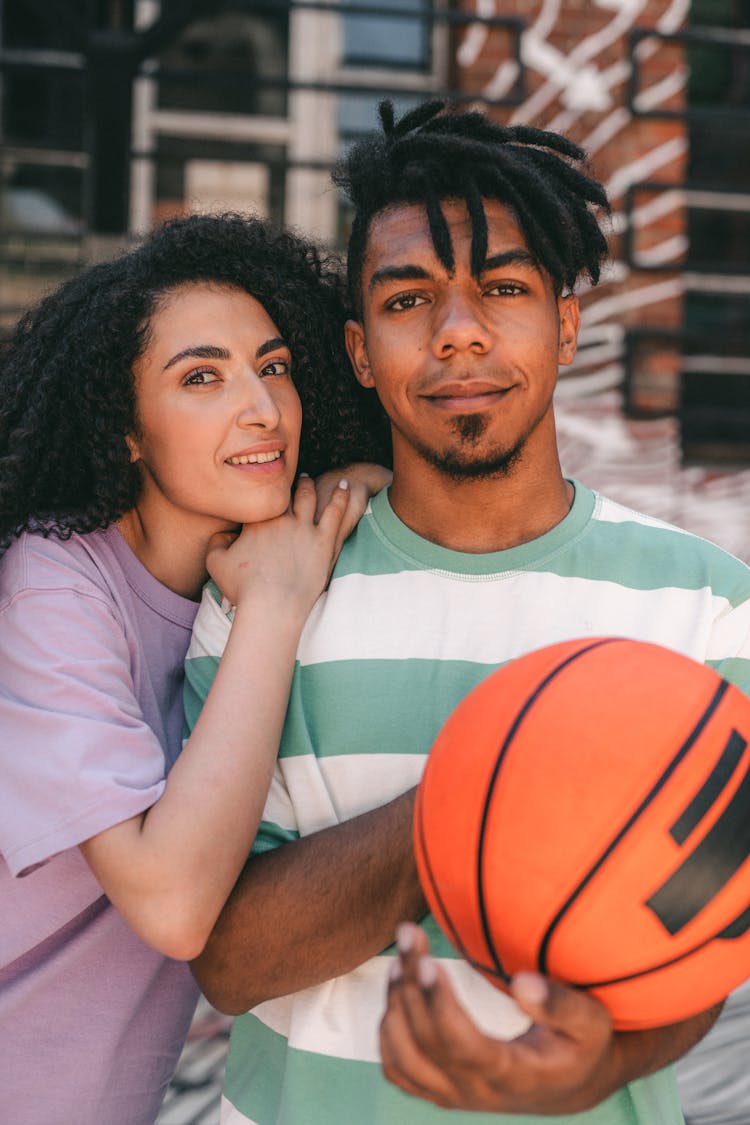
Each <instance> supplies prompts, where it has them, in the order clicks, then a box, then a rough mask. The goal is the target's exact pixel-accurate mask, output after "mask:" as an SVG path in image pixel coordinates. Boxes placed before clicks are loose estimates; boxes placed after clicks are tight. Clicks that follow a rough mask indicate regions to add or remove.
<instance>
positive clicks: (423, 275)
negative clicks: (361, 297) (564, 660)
mask: <svg viewBox="0 0 750 1125" xmlns="http://www.w3.org/2000/svg"><path fill="white" fill-rule="evenodd" d="M431 276H432V275H431V274H430V273H429V272H428V271H427V270H426V269H424V268H423V267H422V266H410V265H406V266H382V267H381V269H379V270H375V272H374V273H373V275H372V277H371V278H370V284H369V285H368V289H369V290H370V292H371V293H372V291H373V289H375V288H376V286H378V285H384V284H386V283H387V282H389V281H429V280H430V278H431Z"/></svg>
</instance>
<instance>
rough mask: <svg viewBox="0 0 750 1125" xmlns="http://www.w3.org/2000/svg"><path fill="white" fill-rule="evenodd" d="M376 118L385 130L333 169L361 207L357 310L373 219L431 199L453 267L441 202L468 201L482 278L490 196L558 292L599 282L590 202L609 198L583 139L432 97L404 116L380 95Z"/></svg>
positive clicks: (351, 270) (434, 224)
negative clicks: (581, 282)
mask: <svg viewBox="0 0 750 1125" xmlns="http://www.w3.org/2000/svg"><path fill="white" fill-rule="evenodd" d="M380 120H381V123H382V133H380V134H378V133H373V134H371V135H370V136H367V137H365V138H363V139H362V140H360V141H358V142H357V143H356V144H355V145H354V146H353V147H352V148H351V149H350V151H349V152H348V153H347V155H346V156H345V157H344V158H343V159H342V160H341V161H340V162H339V164H338V166H337V167H336V169H335V170H334V173H333V179H334V182H335V183H336V184H338V185H339V186H340V187H342V188H343V189H344V190H345V191H346V193H347V195H348V196H349V198H350V199H351V201H352V203H353V204H354V209H355V215H354V223H353V227H352V233H351V238H350V242H349V257H348V274H349V286H350V293H351V300H352V304H353V306H354V308H355V310H356V312H357V315H360V316H361V312H362V297H361V278H362V265H363V262H364V257H365V251H366V247H367V238H368V234H369V230H370V224H371V222H372V220H373V218H374V216H375V215H377V214H379V213H380V212H381V211H384V210H386V209H387V208H389V207H395V206H399V205H401V204H410V203H421V204H423V205H424V206H425V209H426V211H427V216H428V221H429V228H430V235H431V237H432V241H433V244H434V247H435V251H436V253H437V255H438V258H439V259H440V261H441V262H442V263H443V265H444V266H445V268H446V269H447V270H448V271H449V272H452V270H453V267H454V256H453V246H452V244H451V239H450V235H449V232H448V227H447V224H446V222H445V218H444V216H443V213H442V211H441V208H440V201H441V200H445V199H463V200H464V201H465V203H466V207H467V209H468V212H469V216H470V219H471V224H472V244H471V268H472V272H473V273H474V274H475V275H476V276H478V275H479V273H480V272H481V270H482V268H483V266H484V262H485V259H486V256H487V222H486V219H485V215H484V209H483V207H482V198H483V197H484V198H486V199H494V200H499V201H500V202H501V203H503V204H505V205H506V206H507V207H509V208H510V210H511V211H512V212H513V214H514V215H515V217H516V220H517V221H518V223H519V225H520V226H521V228H522V230H523V232H524V235H525V237H526V241H527V243H528V246H529V249H530V250H531V253H532V254H533V255H534V257H535V259H536V260H537V262H538V263H539V264H540V266H542V267H543V268H544V269H545V270H546V271H547V272H548V274H549V275H550V277H551V279H552V283H553V285H554V287H555V290H556V292H557V293H561V292H562V291H563V290H564V289H569V290H572V289H573V288H574V286H575V284H576V281H577V280H578V279H579V278H580V277H584V276H588V277H589V278H590V279H591V281H592V283H593V284H596V282H597V281H598V280H599V271H600V267H601V264H602V261H603V260H604V258H605V257H606V256H607V243H606V240H605V238H604V235H603V234H602V232H601V230H600V227H599V223H598V221H597V218H596V215H595V214H594V211H593V209H592V205H594V206H597V207H600V208H602V209H603V210H604V211H605V212H608V210H609V205H608V202H607V196H606V192H605V190H604V188H603V187H602V185H601V184H600V183H598V182H597V181H596V180H594V179H592V178H591V177H590V176H589V175H588V174H587V172H586V170H585V153H584V151H583V149H581V148H579V147H578V145H575V144H573V142H572V141H569V140H568V139H567V138H566V137H563V136H561V135H560V134H559V133H551V132H547V131H545V130H542V129H533V128H530V127H528V126H521V125H517V126H504V125H497V124H495V123H494V122H492V121H490V120H489V118H487V117H486V116H485V115H484V114H483V113H478V112H458V111H456V110H454V109H451V108H449V107H447V106H446V104H445V103H444V102H440V101H431V102H426V103H425V104H423V105H421V106H418V107H417V108H416V109H414V110H412V111H411V112H410V113H407V114H406V115H405V116H404V117H402V118H401V120H400V121H396V120H395V118H394V112H393V105H392V103H391V102H390V101H384V102H381V104H380Z"/></svg>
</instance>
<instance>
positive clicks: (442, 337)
mask: <svg viewBox="0 0 750 1125" xmlns="http://www.w3.org/2000/svg"><path fill="white" fill-rule="evenodd" d="M480 301H481V298H480V297H479V296H474V295H472V294H465V293H460V292H456V293H452V294H449V295H448V297H447V298H446V299H445V301H444V303H443V306H442V308H440V309H439V310H438V313H439V321H438V324H437V326H436V329H435V333H434V336H433V341H432V347H433V352H434V354H435V356H436V357H437V358H438V359H444V358H446V357H448V356H450V355H452V354H453V353H454V352H462V351H475V352H479V353H481V352H485V351H487V350H488V348H489V347H490V343H491V337H490V333H489V331H488V328H487V324H486V321H485V318H484V316H483V314H482V309H481V304H480Z"/></svg>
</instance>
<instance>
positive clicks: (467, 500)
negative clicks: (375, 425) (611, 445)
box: [390, 463, 575, 554]
mask: <svg viewBox="0 0 750 1125" xmlns="http://www.w3.org/2000/svg"><path fill="white" fill-rule="evenodd" d="M426 469H427V472H425V473H424V474H423V473H419V474H417V478H418V479H415V474H414V473H413V472H409V473H400V472H399V470H398V466H396V467H395V468H394V476H393V484H392V485H391V489H390V500H391V506H392V507H393V510H394V512H395V513H396V515H397V516H398V517H399V519H400V520H401V521H402V522H403V523H405V524H406V525H407V527H409V528H411V530H412V531H414V532H416V533H417V534H418V535H421V536H422V538H423V539H427V540H429V541H430V542H431V543H436V544H437V545H438V546H440V547H446V548H448V549H449V550H452V551H463V552H465V553H468V554H488V553H491V552H494V551H505V550H508V549H509V548H511V547H518V546H520V545H521V544H523V543H529V542H531V541H532V540H533V539H538V538H539V536H541V535H544V534H545V533H546V532H548V531H551V530H552V528H553V527H556V526H557V524H559V523H560V522H561V521H562V520H563V519H565V516H566V515H567V514H568V512H569V511H570V508H571V506H572V503H573V499H574V496H575V490H574V488H573V485H572V484H570V482H569V481H566V480H565V479H564V477H563V475H562V472H561V470H560V466H559V463H558V464H557V467H556V471H555V472H550V471H547V472H545V473H543V474H540V475H539V476H538V478H537V477H536V476H534V477H532V479H529V474H528V473H526V472H523V471H520V472H518V471H516V472H511V473H509V474H508V475H507V476H496V477H492V478H488V479H485V480H471V479H468V480H463V481H457V480H455V479H452V478H450V477H446V476H445V475H444V474H442V473H440V472H439V471H438V470H435V469H432V468H431V467H429V466H426Z"/></svg>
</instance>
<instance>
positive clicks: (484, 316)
mask: <svg viewBox="0 0 750 1125" xmlns="http://www.w3.org/2000/svg"><path fill="white" fill-rule="evenodd" d="M441 207H442V211H443V214H444V216H445V219H446V222H447V224H448V229H449V231H450V235H451V240H452V243H453V250H454V255H455V269H454V271H453V273H452V274H448V272H447V271H446V269H445V267H444V266H443V265H442V263H441V262H440V259H439V258H438V257H437V254H436V253H435V248H434V246H433V244H432V239H431V237H430V232H429V227H428V223H427V215H426V212H425V209H424V207H422V206H421V205H403V206H399V207H394V208H391V209H389V210H387V211H383V212H381V213H380V214H379V215H377V216H376V217H375V219H374V220H373V222H372V225H371V227H370V234H369V239H368V243H367V252H366V255H365V260H364V266H363V271H362V301H363V319H362V323H361V324H358V323H356V322H354V321H350V322H349V324H348V325H347V345H348V348H349V354H350V356H351V359H352V362H353V364H354V369H355V372H356V374H357V378H358V379H359V381H360V382H361V383H362V385H363V386H366V387H374V388H375V389H376V391H377V393H378V395H379V397H380V399H381V401H382V403H383V406H384V408H385V410H386V412H387V414H388V416H389V418H390V420H391V427H392V431H393V447H394V467H395V468H396V470H397V471H399V472H400V471H403V470H404V469H406V468H407V467H408V465H409V464H410V463H411V464H414V462H415V461H417V462H419V463H420V464H421V465H422V467H424V465H425V463H427V464H428V465H430V466H432V467H433V468H435V469H437V470H439V471H440V472H441V473H446V474H447V475H448V476H450V477H452V478H454V479H460V480H466V479H471V478H475V479H481V478H488V477H493V476H500V475H505V474H507V473H509V472H510V471H511V470H512V469H513V468H514V467H515V465H516V464H517V463H518V462H519V461H520V460H521V459H522V458H523V459H524V460H527V459H528V457H529V456H530V455H533V453H534V452H535V450H537V449H538V448H540V447H542V446H548V445H549V443H550V442H551V443H553V444H554V440H555V437H554V423H553V416H552V393H553V390H554V387H555V382H556V378H557V369H558V364H568V363H570V362H571V361H572V359H573V356H574V355H575V349H576V337H577V332H578V325H579V314H578V303H577V300H576V298H575V297H572V296H567V297H556V296H555V293H554V290H553V287H552V283H551V280H550V278H549V275H548V274H547V273H546V271H544V270H543V269H542V268H541V267H540V266H538V265H537V264H536V263H535V261H534V259H533V258H532V256H531V253H530V251H529V249H528V246H527V244H526V240H525V239H524V236H523V234H522V232H521V230H520V228H519V226H518V224H517V223H516V221H515V219H514V217H513V215H512V213H511V212H510V211H509V210H508V209H507V208H506V207H504V206H503V205H502V204H501V203H498V202H496V201H494V200H485V201H484V210H485V214H486V217H487V227H488V244H487V261H486V263H485V267H484V269H483V271H482V273H481V275H480V276H479V277H478V278H477V277H474V276H473V275H472V273H471V267H470V261H471V259H470V251H471V222H470V219H469V215H468V212H467V210H466V205H465V204H464V202H463V201H461V200H448V201H443V202H442V204H441Z"/></svg>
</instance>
